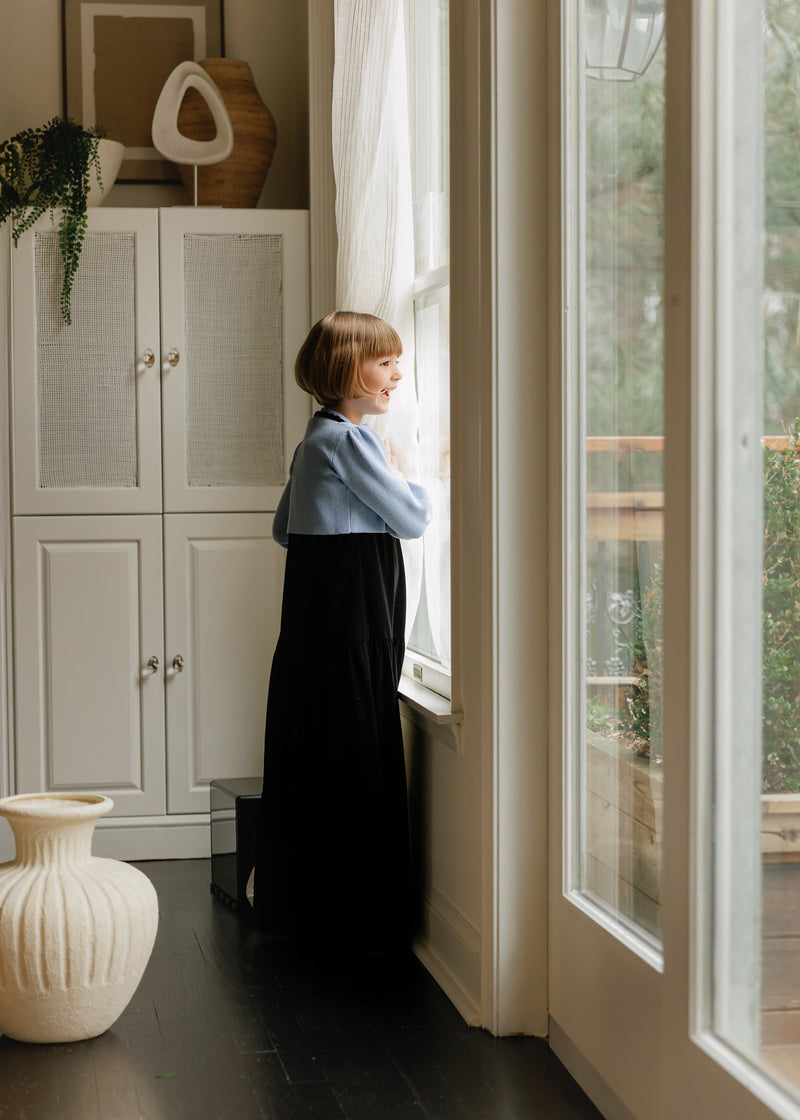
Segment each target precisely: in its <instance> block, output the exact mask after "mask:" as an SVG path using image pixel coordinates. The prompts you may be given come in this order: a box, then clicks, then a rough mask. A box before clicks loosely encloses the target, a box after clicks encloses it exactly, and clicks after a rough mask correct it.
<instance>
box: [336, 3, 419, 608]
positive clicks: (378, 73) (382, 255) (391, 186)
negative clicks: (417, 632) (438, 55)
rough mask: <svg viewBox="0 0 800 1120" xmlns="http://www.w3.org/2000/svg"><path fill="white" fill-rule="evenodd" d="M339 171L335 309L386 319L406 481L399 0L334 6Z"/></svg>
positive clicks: (386, 420)
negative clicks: (396, 376) (393, 333)
mask: <svg viewBox="0 0 800 1120" xmlns="http://www.w3.org/2000/svg"><path fill="white" fill-rule="evenodd" d="M334 24H335V55H334V71H333V170H334V177H335V180H336V229H337V234H338V240H339V248H338V257H337V262H336V305H337V307H338V308H339V309H341V310H347V311H366V312H370V313H371V314H373V315H379V316H380V317H381V318H382V319H386V320H387V322H389V323H391V324H392V326H393V327H394V328H395V329H396V330H397V332H398V334H399V335H400V337H401V338H402V340H403V358H402V362H401V369H402V370H403V373H404V377H403V380H402V382H401V383H400V386H399V388H398V389H397V390H396V391H395V393H394V396H393V400H392V407H391V412H390V414H389V415H388V416H386V417H380V418H379V419H378V420H376V421H375V427H376V428H377V429H378V430H379V431H380V433H381V434H382V435H383V436H385V437H386V438H387V439H388V440H389V442H390V443H391V446H392V450H393V451H394V453H395V455H396V456H397V460H398V463H399V465H400V469H401V470H402V472H403V474H404V475H405V476H406V478H411V479H415V480H416V479H417V478H418V477H419V448H418V442H417V429H418V405H417V399H416V393H415V389H414V216H413V207H412V197H411V159H410V149H409V128H408V91H407V76H406V75H407V69H406V49H405V31H404V19H403V4H402V0H335V4H334ZM403 552H404V555H405V562H406V580H407V585H408V620H409V621H408V626H407V630H408V629H409V628H410V625H411V622H413V619H414V616H415V614H416V609H417V604H418V602H419V594H420V582H421V579H422V547H421V542H420V541H409V542H404V544H403Z"/></svg>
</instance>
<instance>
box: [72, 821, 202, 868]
mask: <svg viewBox="0 0 800 1120" xmlns="http://www.w3.org/2000/svg"><path fill="white" fill-rule="evenodd" d="M92 852H93V853H94V854H95V855H96V856H102V857H104V858H106V859H122V860H149V859H202V858H208V857H209V856H210V855H211V827H210V824H209V817H208V814H207V813H193V814H185V815H181V816H176V817H107V818H106V819H105V820H101V821H98V822H97V827H96V829H95V832H94V838H93V842H92Z"/></svg>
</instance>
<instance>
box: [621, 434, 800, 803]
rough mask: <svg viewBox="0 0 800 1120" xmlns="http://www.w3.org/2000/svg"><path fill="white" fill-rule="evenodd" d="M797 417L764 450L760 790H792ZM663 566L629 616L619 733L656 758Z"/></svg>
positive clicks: (797, 628) (798, 582) (797, 777)
mask: <svg viewBox="0 0 800 1120" xmlns="http://www.w3.org/2000/svg"><path fill="white" fill-rule="evenodd" d="M798 454H800V420H798V421H795V424H794V426H793V428H792V430H791V432H790V433H789V437H788V447H787V448H786V449H781V450H776V449H773V448H770V447H765V448H764V552H763V555H764V565H763V651H762V711H763V726H762V736H761V740H762V790H763V791H764V792H769V793H777V792H783V791H796V790H800V462H798ZM663 620H664V602H663V571H662V564H661V562H660V561H659V563H658V564H657V565H656V566H655V569H654V572H653V578H652V580H651V581H650V583H649V584H648V586H647V588H646V589H645V592H644V594H643V595H642V600H641V603H640V604H639V607H638V609H637V612H636V618H635V620H634V635H633V641H632V646H631V651H632V661H633V667H632V672H633V675H635V676H636V677H638V678H639V680H638V683H637V685H636V686H635V687H634V688H632V689H631V695H630V696H629V697H628V701H627V707H626V710H625V711H624V712H623V714H622V717H621V719H620V732H621V733H622V734H623V735H624V736H625V737H626V738H628V739H629V740H632V741H633V744H634V747H635V748H636V749H637V750H638V753H640V754H645V755H649V756H650V757H651V758H653V759H656V760H657V759H660V757H661V745H662V739H661V713H662V703H663V699H662V666H663Z"/></svg>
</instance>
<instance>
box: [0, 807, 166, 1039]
mask: <svg viewBox="0 0 800 1120" xmlns="http://www.w3.org/2000/svg"><path fill="white" fill-rule="evenodd" d="M112 806H113V802H112V801H111V799H110V798H108V797H95V796H93V795H90V794H49V793H48V794H43V793H42V794H21V795H18V796H16V797H5V798H2V799H0V816H3V817H5V818H6V819H7V820H8V822H9V824H10V825H11V828H12V830H13V832H14V839H15V841H16V845H17V854H16V858H15V859H14V860H13V861H12V862H11V863H4V864H0V1032H2V1033H3V1034H7V1035H9V1036H10V1037H11V1038H16V1039H18V1040H19V1041H20V1042H77V1041H78V1040H79V1039H83V1038H94V1037H95V1036H96V1035H98V1034H102V1033H103V1031H105V1030H107V1029H108V1028H109V1027H110V1026H111V1024H112V1023H114V1022H115V1021H116V1019H117V1018H118V1017H119V1016H120V1015H121V1014H122V1012H123V1011H124V1009H125V1007H126V1006H127V1004H128V1002H129V1001H130V999H131V996H132V995H133V993H134V992H135V991H136V988H137V987H138V984H139V981H140V980H141V978H142V974H143V973H144V970H145V967H146V966H147V962H148V960H149V959H150V953H151V952H152V949H153V942H154V941H155V935H156V927H157V925H158V897H157V895H156V892H155V889H154V887H153V885H152V883H151V882H150V880H149V879H148V878H147V877H146V876H145V875H143V874H142V873H141V871H138V870H137V869H136V868H135V867H131V866H130V865H129V864H127V863H122V862H120V861H119V860H114V859H100V858H98V857H96V856H93V855H92V854H91V843H92V833H93V831H94V826H95V823H96V821H97V818H98V817H100V816H102V815H103V814H104V813H107V812H108V811H109V810H110V809H111V808H112Z"/></svg>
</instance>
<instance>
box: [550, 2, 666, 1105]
mask: <svg viewBox="0 0 800 1120" xmlns="http://www.w3.org/2000/svg"><path fill="white" fill-rule="evenodd" d="M638 7H639V5H637V4H634V5H628V4H625V3H621V4H614V3H598V2H595V0H584V2H580V3H577V4H575V3H565V4H563V5H562V11H563V18H564V22H563V28H562V30H563V37H562V52H563V53H562V74H563V84H562V96H561V101H562V104H563V105H564V107H565V110H564V116H563V121H562V136H561V144H562V191H563V195H562V223H563V225H564V239H563V244H564V246H565V252H564V259H563V262H562V283H563V293H564V298H563V306H564V307H565V308H566V309H567V311H566V315H565V319H564V323H563V334H562V337H563V344H564V349H563V363H562V372H563V378H562V385H563V390H562V393H563V395H562V415H563V419H564V436H563V440H562V446H563V448H564V452H563V458H562V493H561V499H562V509H563V512H564V530H563V535H562V542H563V553H562V557H563V571H564V584H563V606H564V611H565V615H566V619H567V630H566V640H565V644H564V648H563V660H562V665H563V678H562V679H563V688H562V701H563V711H564V724H563V727H562V729H561V730H562V735H561V739H562V743H563V747H564V756H563V760H562V761H563V765H562V766H561V767H560V768H559V770H560V774H559V776H560V778H561V790H560V796H559V795H558V794H554V797H555V796H559V800H560V804H561V806H562V813H563V816H562V820H561V828H560V835H559V837H558V841H559V842H560V846H561V867H560V873H559V883H558V890H557V893H556V896H555V897H554V898H553V899H552V904H551V930H550V946H551V948H550V952H551V1016H552V1025H551V1038H552V1039H553V1043H554V1046H555V1048H556V1050H557V1052H558V1053H559V1054H560V1056H561V1057H562V1059H563V1060H565V1061H566V1062H567V1064H568V1065H569V1064H570V1058H573V1059H575V1060H576V1061H577V1062H578V1065H577V1067H576V1066H573V1068H574V1070H575V1072H576V1073H577V1074H578V1075H579V1079H581V1078H580V1073H581V1067H582V1065H583V1063H586V1065H587V1067H588V1068H590V1069H591V1070H593V1071H595V1074H597V1078H598V1080H597V1086H596V1089H597V1093H596V1094H594V1095H595V1099H596V1100H597V1101H598V1103H599V1104H600V1106H601V1107H603V1092H604V1090H603V1088H602V1084H603V1083H605V1084H607V1085H613V1086H614V1094H615V1095H616V1096H617V1097H618V1098H619V1099H621V1101H622V1102H623V1103H624V1105H625V1107H626V1108H627V1109H628V1111H629V1112H630V1113H631V1114H632V1115H634V1116H637V1117H638V1116H641V1117H647V1118H648V1120H650V1118H651V1117H652V1116H653V1111H652V1109H653V1100H654V1095H656V1096H657V1086H658V1079H659V1076H660V1055H659V1046H658V1031H659V1022H660V1001H661V988H662V975H661V973H662V969H663V952H662V942H661V920H662V866H663V838H664V812H663V808H664V782H665V777H666V773H668V771H669V760H668V758H667V757H666V756H667V752H666V751H665V749H664V744H663V735H662V668H663V634H662V630H663V551H664V540H665V529H664V467H663V459H664V404H663V402H664V329H663V327H664V313H663V307H664V126H665V113H664V106H665V62H666V52H667V41H666V37H665V34H664V32H665V19H666V12H665V6H664V4H663V3H660V4H648V5H647V6H646V9H645V7H644V6H642V11H641V12H639V11H638ZM665 759H666V761H665ZM578 1055H579V1057H578ZM599 1071H602V1072H599ZM584 1073H585V1069H584ZM587 1088H590V1087H589V1086H587ZM598 1094H599V1095H598Z"/></svg>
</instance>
